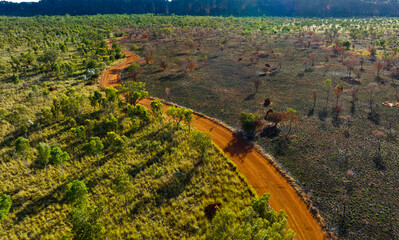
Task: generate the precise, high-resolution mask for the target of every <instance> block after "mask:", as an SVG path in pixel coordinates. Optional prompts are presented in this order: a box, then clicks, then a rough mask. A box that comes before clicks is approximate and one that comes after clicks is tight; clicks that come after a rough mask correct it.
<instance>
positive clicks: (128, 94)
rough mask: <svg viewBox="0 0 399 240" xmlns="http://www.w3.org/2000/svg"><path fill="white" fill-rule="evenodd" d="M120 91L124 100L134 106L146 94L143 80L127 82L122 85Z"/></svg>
mask: <svg viewBox="0 0 399 240" xmlns="http://www.w3.org/2000/svg"><path fill="white" fill-rule="evenodd" d="M121 92H122V93H125V98H126V101H127V102H128V103H130V104H132V105H134V106H136V104H137V103H138V102H139V101H140V100H142V99H144V98H145V97H147V96H148V92H147V91H146V90H145V83H143V82H127V83H126V84H124V85H123V86H122V89H121Z"/></svg>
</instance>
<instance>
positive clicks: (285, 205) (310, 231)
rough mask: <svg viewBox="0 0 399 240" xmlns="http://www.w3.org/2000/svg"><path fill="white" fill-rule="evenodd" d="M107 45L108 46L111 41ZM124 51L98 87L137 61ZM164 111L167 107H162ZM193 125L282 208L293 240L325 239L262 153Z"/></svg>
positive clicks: (212, 127) (226, 133)
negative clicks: (119, 61)
mask: <svg viewBox="0 0 399 240" xmlns="http://www.w3.org/2000/svg"><path fill="white" fill-rule="evenodd" d="M108 44H109V45H110V42H108ZM123 52H124V54H125V55H126V60H125V61H124V62H122V63H120V64H118V65H116V66H114V67H112V68H111V69H109V70H106V71H105V72H104V73H103V74H102V75H101V76H100V85H102V86H103V87H109V86H117V85H119V84H120V73H121V72H122V71H123V69H125V68H127V67H128V66H129V64H130V63H132V62H134V61H136V60H137V56H136V55H134V54H133V53H131V52H128V51H123ZM151 100H152V99H149V98H147V99H144V100H142V101H140V104H141V105H143V106H146V107H150V102H151ZM166 108H168V106H165V109H166ZM192 126H193V128H194V129H196V130H199V131H202V132H206V133H210V134H211V136H212V140H213V142H214V143H215V144H216V145H217V146H218V147H219V148H220V149H222V150H223V152H224V153H225V154H226V155H227V156H228V157H229V158H230V159H231V160H232V161H233V162H234V163H235V165H236V166H237V167H238V169H239V170H240V172H241V173H242V174H243V175H244V176H245V177H246V179H247V180H248V183H249V184H250V185H251V186H252V187H253V188H254V189H255V190H256V192H257V194H258V195H262V194H264V193H270V194H271V198H270V205H271V207H272V208H273V209H275V210H276V211H279V210H280V209H283V210H284V211H285V212H286V213H287V215H288V223H289V225H290V227H291V228H292V229H293V230H294V231H295V232H296V234H297V235H296V239H309V240H317V239H327V237H326V233H325V231H323V230H322V228H321V226H320V225H319V223H318V222H317V221H316V219H315V218H314V217H313V216H312V214H311V213H310V211H309V210H308V208H307V206H306V204H305V203H304V201H303V200H302V199H301V198H300V197H299V196H298V194H297V193H296V192H295V190H294V188H293V187H292V186H291V185H290V184H289V183H288V182H287V180H286V179H285V178H284V177H283V176H282V175H281V174H280V172H278V170H277V169H276V168H275V167H274V166H273V165H272V164H270V163H269V161H268V160H267V159H265V157H264V156H263V155H262V154H260V153H259V152H257V151H256V150H255V149H253V148H252V147H251V146H250V145H249V144H248V143H247V142H245V141H244V140H243V139H241V138H240V137H239V136H237V135H236V134H234V132H232V131H231V130H229V129H228V128H226V127H223V126H222V125H220V124H218V123H216V122H214V121H212V120H210V119H207V118H204V117H202V116H199V115H197V114H195V121H194V122H193V125H192Z"/></svg>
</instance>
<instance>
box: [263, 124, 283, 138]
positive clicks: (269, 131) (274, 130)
mask: <svg viewBox="0 0 399 240" xmlns="http://www.w3.org/2000/svg"><path fill="white" fill-rule="evenodd" d="M280 132H281V130H280V129H279V128H278V127H277V126H267V127H265V128H264V129H263V130H262V132H261V133H260V136H261V137H267V138H274V137H277V136H278V135H279V134H280Z"/></svg>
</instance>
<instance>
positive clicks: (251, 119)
mask: <svg viewBox="0 0 399 240" xmlns="http://www.w3.org/2000/svg"><path fill="white" fill-rule="evenodd" d="M258 118H259V115H258V114H256V115H254V114H252V113H245V112H242V113H241V115H240V123H241V127H242V130H244V132H246V133H247V134H249V135H251V136H253V135H255V134H256V130H257V127H258V121H257V120H258Z"/></svg>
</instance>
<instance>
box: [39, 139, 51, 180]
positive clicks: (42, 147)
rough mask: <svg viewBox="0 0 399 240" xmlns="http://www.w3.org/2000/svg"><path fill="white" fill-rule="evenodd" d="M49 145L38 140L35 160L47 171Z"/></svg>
mask: <svg viewBox="0 0 399 240" xmlns="http://www.w3.org/2000/svg"><path fill="white" fill-rule="evenodd" d="M50 153H51V147H50V146H49V145H47V144H45V143H42V142H40V143H39V145H38V146H37V160H38V162H39V164H41V165H44V167H45V168H46V173H47V164H48V163H49V161H50V156H51V155H50Z"/></svg>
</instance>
